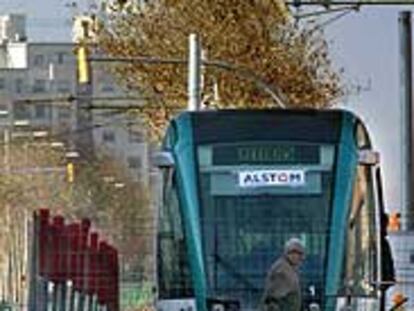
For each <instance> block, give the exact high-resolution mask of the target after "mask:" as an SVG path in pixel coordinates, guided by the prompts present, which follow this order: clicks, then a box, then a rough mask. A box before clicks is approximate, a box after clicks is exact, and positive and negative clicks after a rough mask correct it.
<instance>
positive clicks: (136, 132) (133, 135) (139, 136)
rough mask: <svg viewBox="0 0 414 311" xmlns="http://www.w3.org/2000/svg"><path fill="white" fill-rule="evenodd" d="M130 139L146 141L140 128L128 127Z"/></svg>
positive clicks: (131, 141)
mask: <svg viewBox="0 0 414 311" xmlns="http://www.w3.org/2000/svg"><path fill="white" fill-rule="evenodd" d="M128 140H129V142H130V143H142V142H143V141H144V134H143V133H142V131H141V130H140V129H137V128H133V127H132V126H129V127H128Z"/></svg>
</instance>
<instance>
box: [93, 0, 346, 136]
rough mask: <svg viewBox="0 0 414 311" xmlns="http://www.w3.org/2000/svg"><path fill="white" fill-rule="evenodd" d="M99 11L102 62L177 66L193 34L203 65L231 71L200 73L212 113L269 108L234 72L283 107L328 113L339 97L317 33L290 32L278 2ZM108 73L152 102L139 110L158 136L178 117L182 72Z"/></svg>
mask: <svg viewBox="0 0 414 311" xmlns="http://www.w3.org/2000/svg"><path fill="white" fill-rule="evenodd" d="M108 7H109V9H108ZM106 8H107V10H106V11H105V12H107V13H106V14H105V16H104V18H101V19H100V20H99V21H98V25H99V27H98V28H97V36H96V38H97V45H98V48H99V50H100V52H101V53H103V54H105V55H107V56H112V57H126V58H130V57H137V56H147V57H157V58H164V59H183V60H185V59H187V57H188V51H187V46H188V36H189V35H190V34H191V33H196V34H198V36H199V37H200V38H201V44H202V47H203V53H204V55H205V57H206V58H207V59H208V60H211V61H222V62H226V63H228V64H232V68H239V70H223V68H218V67H217V66H207V67H205V68H204V70H203V95H204V96H208V95H209V94H211V93H212V92H213V88H214V89H215V90H216V91H218V92H216V93H218V94H219V100H216V101H215V102H214V103H213V104H214V106H215V108H269V107H275V106H276V104H275V102H274V100H273V99H272V98H271V97H270V96H269V95H268V94H267V93H266V92H264V91H263V90H262V89H260V88H258V85H257V84H256V83H254V82H252V81H251V80H248V79H245V77H243V75H240V74H239V73H240V72H252V73H254V74H255V75H256V76H257V77H260V79H261V80H262V81H264V82H265V83H266V84H267V85H272V86H274V87H275V88H276V89H277V90H280V92H281V94H283V99H284V101H285V102H284V104H285V106H286V107H308V108H324V107H330V106H332V105H334V104H335V103H336V101H337V100H338V99H339V98H340V97H341V95H342V86H341V81H340V77H339V74H338V72H336V71H335V70H334V68H333V66H332V64H331V61H330V59H329V56H328V48H327V43H326V40H325V39H324V37H323V32H322V30H321V29H320V28H318V27H315V26H311V24H308V25H297V24H296V23H295V22H294V20H293V18H292V17H291V16H290V13H289V11H288V9H287V7H286V6H285V4H284V2H283V1H282V0H248V1H239V0H158V1H150V3H149V4H145V5H142V4H141V5H134V4H133V3H132V1H117V2H115V3H114V2H112V3H107V5H106ZM108 12H109V13H108ZM101 16H102V15H101ZM108 67H109V68H111V71H112V72H113V73H114V74H115V76H116V77H117V78H118V79H117V80H118V82H119V83H120V84H121V85H122V86H123V87H124V88H125V89H126V90H128V91H137V92H140V93H144V94H145V95H147V96H155V98H158V99H157V101H156V102H155V104H156V105H155V106H156V107H157V112H156V113H154V112H153V108H150V106H154V105H149V106H148V109H145V107H144V108H143V109H141V110H140V115H141V116H142V117H144V119H146V120H147V121H149V125H150V127H152V128H153V129H158V132H160V131H159V129H160V126H161V127H162V126H164V125H165V124H166V122H165V121H167V120H168V119H169V118H170V117H171V116H172V115H174V113H175V112H176V111H177V107H178V110H179V109H180V108H181V109H185V107H186V98H187V94H186V93H187V92H186V84H187V83H186V79H187V67H186V66H183V65H177V64H163V65H154V64H148V63H143V62H142V63H138V62H134V63H117V64H111V65H110V66H108ZM159 98H161V99H162V101H161V102H160V100H159ZM216 99H217V98H216ZM161 111H162V112H161ZM163 120H164V122H163ZM161 132H162V131H161Z"/></svg>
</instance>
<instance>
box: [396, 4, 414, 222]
mask: <svg viewBox="0 0 414 311" xmlns="http://www.w3.org/2000/svg"><path fill="white" fill-rule="evenodd" d="M398 21H399V32H400V53H401V62H400V77H401V104H402V109H401V112H402V120H403V122H402V124H403V129H402V131H403V135H402V138H403V141H402V175H403V176H402V180H403V183H404V184H403V187H402V189H403V190H402V191H403V193H402V198H401V201H402V208H401V212H402V213H401V214H402V215H401V216H402V217H401V219H402V229H403V230H411V229H413V227H414V223H413V220H411V219H410V218H411V217H410V216H411V215H412V214H411V213H412V212H413V207H414V204H413V193H412V189H414V166H413V155H414V150H413V148H414V143H413V138H414V135H413V130H414V128H413V123H412V120H413V108H412V98H413V91H412V82H413V79H412V55H411V53H412V39H411V34H412V32H411V12H409V11H403V12H400V14H399V19H398Z"/></svg>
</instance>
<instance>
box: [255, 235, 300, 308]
mask: <svg viewBox="0 0 414 311" xmlns="http://www.w3.org/2000/svg"><path fill="white" fill-rule="evenodd" d="M304 256H305V247H304V246H303V244H302V242H301V241H300V240H299V239H296V238H292V239H290V240H288V241H287V242H286V245H285V249H284V253H283V255H282V256H281V257H280V258H279V259H278V260H276V262H275V263H274V264H273V265H272V267H271V268H270V270H269V272H268V274H267V277H266V282H265V289H264V294H263V297H262V301H261V310H262V311H300V310H301V303H302V297H301V289H300V282H299V275H298V271H297V269H298V268H299V266H300V264H301V263H302V262H303V260H304Z"/></svg>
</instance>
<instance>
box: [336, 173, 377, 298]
mask: <svg viewBox="0 0 414 311" xmlns="http://www.w3.org/2000/svg"><path fill="white" fill-rule="evenodd" d="M347 229H348V230H347V251H346V255H345V271H344V273H345V277H344V278H343V279H344V281H345V282H346V283H345V284H344V288H347V290H348V292H349V291H350V293H351V294H352V295H355V296H367V295H372V294H374V288H373V287H372V286H371V282H372V281H373V280H375V278H376V274H377V267H376V260H375V257H376V248H375V246H376V242H375V239H376V236H375V208H374V200H373V193H372V182H371V175H370V168H367V167H362V166H360V167H358V169H357V174H356V180H355V183H354V187H353V195H352V202H351V208H350V214H349V219H348V228H347Z"/></svg>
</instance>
